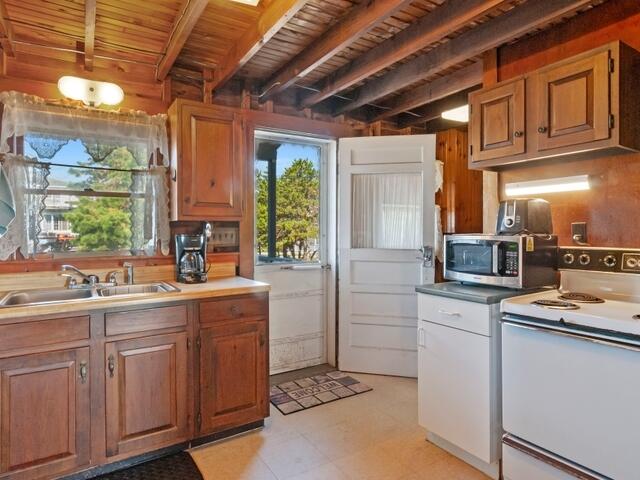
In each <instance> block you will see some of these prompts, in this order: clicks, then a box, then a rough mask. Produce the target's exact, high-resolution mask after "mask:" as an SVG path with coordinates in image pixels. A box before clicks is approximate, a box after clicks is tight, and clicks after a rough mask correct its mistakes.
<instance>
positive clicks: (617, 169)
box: [500, 154, 640, 248]
mask: <svg viewBox="0 0 640 480" xmlns="http://www.w3.org/2000/svg"><path fill="white" fill-rule="evenodd" d="M584 174H587V175H589V176H590V182H591V189H590V190H588V191H583V192H568V193H553V194H547V195H536V197H540V198H544V199H545V200H548V201H549V202H550V203H551V214H552V217H553V227H554V233H556V234H557V235H558V237H559V243H560V245H572V244H573V242H572V239H571V222H587V232H588V242H589V243H590V244H591V245H592V246H595V247H630V248H638V247H639V246H640V223H639V222H638V205H640V187H639V185H640V154H629V155H619V156H615V157H605V158H598V159H595V160H574V161H567V160H563V161H562V162H558V161H554V162H551V163H546V162H545V163H534V164H532V165H531V166H526V167H518V168H517V169H514V170H509V171H505V172H502V173H501V174H500V196H501V199H504V198H505V197H504V185H505V183H510V182H518V181H525V180H540V179H545V178H555V177H567V176H572V175H584Z"/></svg>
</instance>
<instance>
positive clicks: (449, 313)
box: [438, 308, 462, 317]
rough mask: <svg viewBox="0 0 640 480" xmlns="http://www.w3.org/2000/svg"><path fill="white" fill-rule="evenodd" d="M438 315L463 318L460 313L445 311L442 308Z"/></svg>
mask: <svg viewBox="0 0 640 480" xmlns="http://www.w3.org/2000/svg"><path fill="white" fill-rule="evenodd" d="M438 313H439V314H441V315H446V316H448V317H461V316H462V315H460V314H459V313H458V312H449V311H447V310H444V309H442V308H441V309H440V310H438Z"/></svg>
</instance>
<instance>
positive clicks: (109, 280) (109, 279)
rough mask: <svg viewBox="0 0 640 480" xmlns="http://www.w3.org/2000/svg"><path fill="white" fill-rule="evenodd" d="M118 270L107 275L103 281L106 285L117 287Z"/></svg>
mask: <svg viewBox="0 0 640 480" xmlns="http://www.w3.org/2000/svg"><path fill="white" fill-rule="evenodd" d="M119 273H120V270H113V271H112V272H109V273H107V275H106V277H105V278H104V281H105V282H106V283H112V284H113V285H118V274H119Z"/></svg>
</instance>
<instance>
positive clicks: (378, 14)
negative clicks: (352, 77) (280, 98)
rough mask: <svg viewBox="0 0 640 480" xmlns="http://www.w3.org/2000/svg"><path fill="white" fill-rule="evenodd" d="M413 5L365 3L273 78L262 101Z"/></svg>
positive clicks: (380, 0) (398, 0)
mask: <svg viewBox="0 0 640 480" xmlns="http://www.w3.org/2000/svg"><path fill="white" fill-rule="evenodd" d="M410 3H411V0H367V1H365V2H362V3H361V4H360V5H358V6H356V7H355V8H353V9H352V10H351V11H350V12H349V13H348V14H347V15H346V16H345V17H344V18H343V19H342V20H340V21H339V22H338V23H336V24H335V25H334V26H333V27H331V28H330V29H329V30H327V31H326V32H325V33H324V34H323V35H322V37H321V38H320V39H319V40H318V41H316V42H313V43H312V44H311V45H310V46H309V47H307V48H306V49H304V50H303V51H302V52H300V53H299V54H298V55H296V56H295V57H294V58H293V59H292V60H291V61H290V62H289V63H287V64H286V65H284V66H283V67H282V68H281V69H280V70H279V71H277V72H276V73H275V74H274V75H272V76H271V78H269V80H267V81H266V82H265V83H264V84H263V85H262V91H261V95H260V101H261V102H264V101H266V100H268V99H269V98H272V97H273V96H274V95H276V94H278V93H280V92H282V91H284V90H286V89H287V88H289V87H290V86H291V85H293V84H294V83H295V82H296V81H297V80H299V79H300V78H303V77H305V76H306V75H307V74H309V73H310V72H312V71H313V70H315V69H316V68H317V67H318V66H319V65H322V64H323V63H324V62H326V61H327V60H328V59H330V58H331V57H333V56H334V55H335V54H336V53H338V52H340V51H341V50H343V49H344V48H346V47H348V46H349V45H351V44H352V43H353V42H354V41H355V40H357V39H358V38H360V37H361V36H362V35H364V34H365V33H366V32H367V31H369V30H370V29H371V28H373V27H374V26H376V25H377V24H379V23H380V22H382V21H384V20H385V19H387V18H388V17H390V16H391V15H393V14H394V13H395V12H397V11H398V10H399V9H401V8H402V7H405V6H407V5H408V4H410Z"/></svg>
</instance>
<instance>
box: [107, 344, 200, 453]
mask: <svg viewBox="0 0 640 480" xmlns="http://www.w3.org/2000/svg"><path fill="white" fill-rule="evenodd" d="M187 365H188V357H187V333H186V332H182V333H172V334H167V335H154V336H150V337H143V338H136V339H133V340H122V341H117V342H110V343H107V344H106V345H105V369H104V375H105V384H106V428H107V432H106V433H107V456H114V455H119V454H123V453H130V452H139V451H145V450H150V449H152V448H160V447H162V446H165V445H170V444H174V443H178V442H180V441H184V440H187V439H188V438H189V428H188V408H187V387H188V373H187V372H188V367H187Z"/></svg>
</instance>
